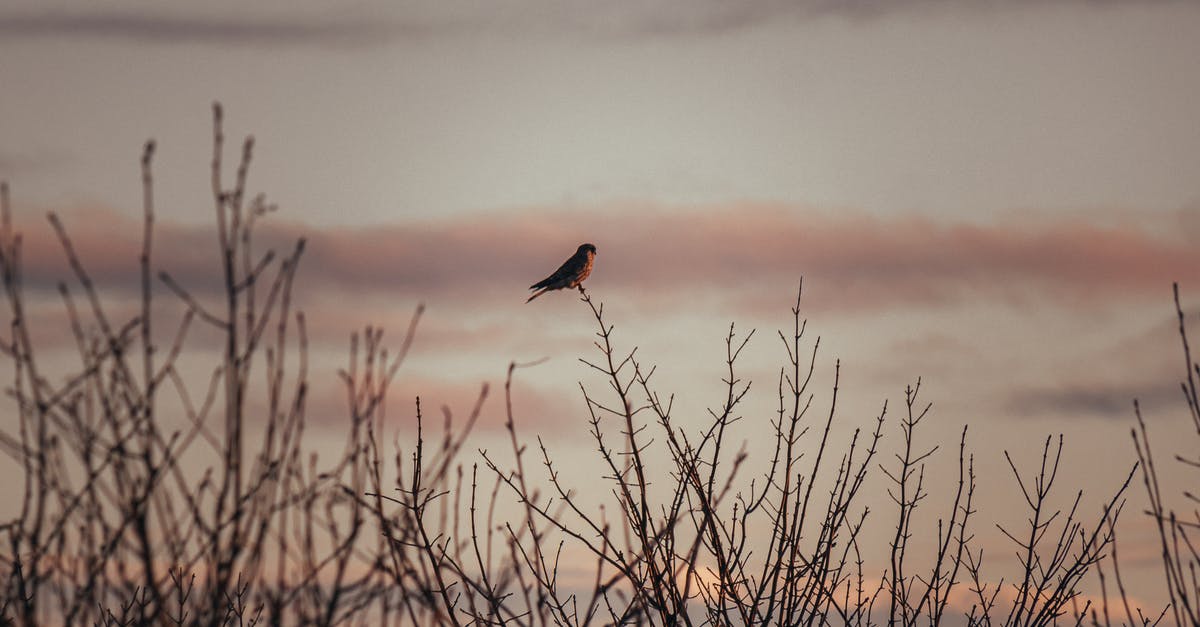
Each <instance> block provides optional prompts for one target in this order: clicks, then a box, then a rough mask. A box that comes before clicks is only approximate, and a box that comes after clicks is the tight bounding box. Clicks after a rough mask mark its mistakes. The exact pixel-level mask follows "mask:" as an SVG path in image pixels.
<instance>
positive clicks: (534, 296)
mask: <svg viewBox="0 0 1200 627" xmlns="http://www.w3.org/2000/svg"><path fill="white" fill-rule="evenodd" d="M548 291H550V288H548V287H543V288H542V289H540V290H538V291H536V292H534V293H533V296H530V297H529V300H527V301H525V302H527V303H528V302H529V301H530V300H533V299H535V298H537V297H538V296H541V295H542V294H545V293H546V292H548Z"/></svg>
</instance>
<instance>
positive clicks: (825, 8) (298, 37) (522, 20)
mask: <svg viewBox="0 0 1200 627" xmlns="http://www.w3.org/2000/svg"><path fill="white" fill-rule="evenodd" d="M1047 4H1057V5H1078V6H1082V7H1094V8H1104V7H1115V6H1125V5H1167V4H1186V3H1184V2H1182V0H1013V1H1010V2H997V1H996V0H959V1H956V2H948V1H947V0H747V1H745V2H725V1H721V0H689V1H686V2H685V1H683V0H667V1H665V2H655V3H596V2H591V1H588V0H553V1H551V0H514V1H513V2H505V3H484V4H479V3H475V2H462V1H457V0H442V1H441V2H438V3H432V4H425V3H417V2H411V1H401V2H399V3H397V4H394V5H388V7H387V8H374V9H367V10H363V11H360V12H359V13H358V14H357V15H355V16H352V17H327V16H325V17H323V16H320V15H307V16H296V15H295V14H294V13H292V12H290V11H289V13H288V14H286V15H267V14H258V15H256V16H254V17H245V16H241V17H239V16H234V15H201V14H171V13H166V12H157V13H155V12H150V13H147V12H135V11H129V10H126V11H71V12H65V11H58V12H50V11H44V12H35V11H27V12H24V13H8V14H4V13H0V36H3V37H6V38H9V39H12V38H26V39H35V38H53V37H67V36H70V37H88V38H93V39H110V40H125V41H130V42H135V43H147V44H177V43H189V44H210V45H242V46H259V47H280V46H314V45H315V46H329V47H347V48H348V47H369V46H375V45H381V44H387V43H391V42H395V41H401V40H406V39H407V40H412V39H426V38H431V37H454V36H476V35H498V36H502V37H503V36H518V35H519V36H525V35H528V34H530V33H534V34H538V35H543V36H567V37H578V36H582V37H588V38H595V39H627V38H646V37H672V36H719V35H723V34H726V33H731V32H736V31H740V30H745V29H750V28H754V27H758V26H762V25H765V24H772V23H779V22H803V21H808V20H814V19H823V18H842V19H851V20H861V19H877V18H885V17H889V16H892V15H902V14H907V13H912V12H917V11H938V12H958V13H964V12H966V13H983V12H999V11H1010V10H1019V9H1022V8H1028V7H1034V6H1044V5H1047Z"/></svg>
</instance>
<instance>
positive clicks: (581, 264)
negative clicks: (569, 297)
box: [525, 244, 596, 303]
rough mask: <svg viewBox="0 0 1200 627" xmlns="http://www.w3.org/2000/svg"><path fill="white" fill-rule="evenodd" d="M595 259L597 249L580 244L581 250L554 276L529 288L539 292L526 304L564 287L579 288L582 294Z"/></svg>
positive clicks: (564, 263)
mask: <svg viewBox="0 0 1200 627" xmlns="http://www.w3.org/2000/svg"><path fill="white" fill-rule="evenodd" d="M595 259H596V247H595V246H592V245H591V244H580V245H579V250H576V251H575V254H574V255H571V258H570V259H568V260H566V261H564V262H563V265H561V266H559V267H558V269H557V270H555V271H554V274H551V275H550V276H548V277H546V278H544V279H542V280H541V281H538V282H537V283H534V284H533V285H530V286H529V289H531V290H537V291H536V292H534V293H533V296H530V297H529V300H527V301H525V302H527V303H528V302H529V301H530V300H533V299H535V298H537V297H538V296H541V295H542V294H545V293H546V292H548V291H550V290H561V289H562V288H564V287H577V288H579V291H580V292H582V291H583V286H582V285H581V283H583V280H584V279H586V278H588V275H589V274H591V273H592V262H593V261H595Z"/></svg>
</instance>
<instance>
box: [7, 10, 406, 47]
mask: <svg viewBox="0 0 1200 627" xmlns="http://www.w3.org/2000/svg"><path fill="white" fill-rule="evenodd" d="M405 32H406V29H405V28H404V27H403V25H401V24H398V23H391V22H386V21H380V20H376V19H369V18H355V19H345V18H336V19H335V18H327V19H320V18H316V17H289V18H274V17H272V18H264V17H255V18H239V17H233V16H220V17H214V16H198V15H186V16H180V15H169V14H166V13H157V14H155V13H149V14H147V13H135V12H132V11H121V12H117V11H107V12H104V11H92V12H69V13H68V12H36V13H35V12H28V13H9V14H0V37H4V38H8V39H14V38H25V39H40V38H57V37H89V38H94V39H112V40H125V41H131V42H138V43H155V44H175V43H191V44H197V43H198V44H214V45H248V46H297V45H326V46H335V47H355V46H370V45H376V44H380V43H385V42H387V41H390V40H392V39H395V38H398V37H401V36H403V35H404V34H405Z"/></svg>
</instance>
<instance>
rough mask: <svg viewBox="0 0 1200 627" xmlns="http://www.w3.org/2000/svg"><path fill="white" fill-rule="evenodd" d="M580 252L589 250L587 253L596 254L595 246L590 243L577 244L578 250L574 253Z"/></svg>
mask: <svg viewBox="0 0 1200 627" xmlns="http://www.w3.org/2000/svg"><path fill="white" fill-rule="evenodd" d="M582 252H589V253H592V254H593V255H594V254H596V247H595V246H592V245H591V244H580V245H579V250H577V251H575V253H576V254H579V253H582Z"/></svg>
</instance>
